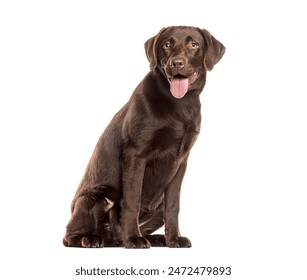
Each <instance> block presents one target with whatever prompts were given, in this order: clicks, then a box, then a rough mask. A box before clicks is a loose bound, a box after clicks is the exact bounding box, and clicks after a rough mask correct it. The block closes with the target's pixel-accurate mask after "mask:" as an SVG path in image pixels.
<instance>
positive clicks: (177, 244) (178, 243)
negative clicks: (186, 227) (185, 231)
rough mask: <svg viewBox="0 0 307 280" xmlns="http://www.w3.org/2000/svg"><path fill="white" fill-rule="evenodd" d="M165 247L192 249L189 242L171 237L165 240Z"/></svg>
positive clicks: (182, 238) (181, 237)
mask: <svg viewBox="0 0 307 280" xmlns="http://www.w3.org/2000/svg"><path fill="white" fill-rule="evenodd" d="M166 245H167V246H168V247H170V248H190V247H192V243H191V241H190V240H189V239H188V238H187V237H184V236H172V237H170V238H166Z"/></svg>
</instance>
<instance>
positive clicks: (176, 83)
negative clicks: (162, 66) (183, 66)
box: [167, 72, 198, 99]
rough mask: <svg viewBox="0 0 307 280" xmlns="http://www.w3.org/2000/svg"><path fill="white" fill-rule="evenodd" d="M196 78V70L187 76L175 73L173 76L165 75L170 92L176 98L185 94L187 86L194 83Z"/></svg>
mask: <svg viewBox="0 0 307 280" xmlns="http://www.w3.org/2000/svg"><path fill="white" fill-rule="evenodd" d="M197 78H198V73H197V72H194V73H193V74H192V75H191V76H189V77H185V76H183V75H175V76H173V77H170V76H168V75H167V80H168V81H169V83H170V91H171V94H172V95H173V96H174V97H175V98H177V99H180V98H182V97H184V96H185V94H186V93H187V92H188V89H189V87H190V86H191V85H193V84H194V83H195V81H196V80H197Z"/></svg>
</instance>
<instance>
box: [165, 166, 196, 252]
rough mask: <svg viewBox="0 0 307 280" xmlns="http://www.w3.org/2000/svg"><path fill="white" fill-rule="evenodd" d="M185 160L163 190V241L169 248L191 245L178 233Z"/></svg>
mask: <svg viewBox="0 0 307 280" xmlns="http://www.w3.org/2000/svg"><path fill="white" fill-rule="evenodd" d="M186 165H187V164H186V162H185V163H182V164H181V166H180V167H179V169H178V171H177V174H176V175H175V178H174V179H173V180H172V182H171V184H170V185H169V186H168V188H167V190H166V192H165V241H166V245H167V246H168V247H171V248H180V247H181V248H188V247H191V246H192V244H191V241H190V240H189V239H188V238H187V237H183V236H181V235H180V231H179V223H178V215H179V208H180V205H179V203H180V189H181V183H182V180H183V177H184V174H185V170H186Z"/></svg>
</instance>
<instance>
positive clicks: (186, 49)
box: [63, 26, 225, 248]
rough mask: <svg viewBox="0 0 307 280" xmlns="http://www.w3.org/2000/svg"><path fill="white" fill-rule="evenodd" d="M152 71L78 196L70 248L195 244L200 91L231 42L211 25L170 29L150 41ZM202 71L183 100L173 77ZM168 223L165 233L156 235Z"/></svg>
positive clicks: (98, 152)
mask: <svg viewBox="0 0 307 280" xmlns="http://www.w3.org/2000/svg"><path fill="white" fill-rule="evenodd" d="M145 50H146V55H147V58H148V60H149V62H150V68H151V71H150V72H149V73H148V74H147V76H146V77H145V78H144V79H143V80H142V81H141V83H140V84H139V85H138V86H137V88H136V89H135V91H134V92H133V94H132V96H131V98H130V100H129V101H128V103H127V104H126V105H125V106H124V107H123V108H122V109H121V110H120V111H119V112H118V113H117V114H116V115H115V116H114V118H113V119H112V121H111V123H110V124H109V126H108V127H107V128H106V130H105V131H104V132H103V134H102V136H101V137H100V139H99V141H98V143H97V145H96V148H95V150H94V152H93V155H92V157H91V159H90V162H89V164H88V166H87V169H86V171H85V174H84V177H83V179H82V181H81V183H80V186H79V188H78V190H77V192H76V195H75V197H74V199H73V202H72V217H71V220H70V221H69V223H68V225H67V232H66V235H65V237H64V240H63V243H64V245H65V246H77V247H103V246H118V245H123V246H125V247H126V248H148V247H150V246H151V245H152V246H169V247H190V246H191V242H190V240H189V239H188V238H186V237H183V236H181V235H180V232H179V227H178V213H179V196H180V187H181V183H182V180H183V177H184V174H185V170H186V166H187V159H188V156H189V153H190V150H191V148H192V146H193V144H194V143H195V141H196V138H197V136H198V134H199V131H200V123H201V114H200V101H199V94H200V93H201V91H202V90H203V87H204V86H205V82H206V72H207V70H212V68H213V66H214V65H215V64H216V63H217V62H218V61H219V60H220V59H221V57H222V56H223V54H224V51H225V48H224V46H223V45H222V44H221V43H220V42H219V41H217V40H216V39H215V38H214V37H213V36H212V35H211V34H210V33H209V32H208V31H207V30H204V29H199V28H195V27H184V26H179V27H168V28H163V29H162V30H161V31H160V32H159V33H158V34H157V35H156V36H154V37H153V38H150V39H149V40H148V41H147V42H146V43H145ZM193 73H197V79H196V81H195V82H194V83H193V84H191V85H190V86H189V89H188V92H187V93H186V95H185V96H184V97H183V98H181V99H176V98H174V97H173V96H172V95H171V93H170V83H169V81H168V80H170V79H172V78H173V77H175V76H176V77H181V76H183V77H190V76H191V75H192V74H193ZM163 225H165V235H151V234H152V233H153V232H154V231H155V230H157V229H158V228H160V227H161V226H163Z"/></svg>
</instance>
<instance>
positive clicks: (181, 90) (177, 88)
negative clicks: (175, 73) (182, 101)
mask: <svg viewBox="0 0 307 280" xmlns="http://www.w3.org/2000/svg"><path fill="white" fill-rule="evenodd" d="M188 87H189V79H173V80H172V82H171V88H170V90H171V93H172V95H173V96H174V97H175V98H178V99H179V98H182V97H184V95H185V94H186V93H187V91H188Z"/></svg>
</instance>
